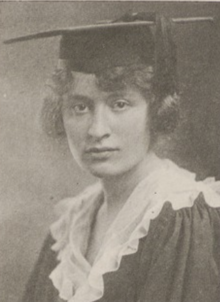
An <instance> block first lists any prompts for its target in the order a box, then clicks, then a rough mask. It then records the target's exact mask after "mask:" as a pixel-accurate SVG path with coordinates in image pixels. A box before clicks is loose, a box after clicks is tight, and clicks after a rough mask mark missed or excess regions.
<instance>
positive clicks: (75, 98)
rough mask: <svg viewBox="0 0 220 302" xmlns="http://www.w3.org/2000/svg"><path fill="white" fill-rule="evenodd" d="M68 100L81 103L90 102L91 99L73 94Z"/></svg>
mask: <svg viewBox="0 0 220 302" xmlns="http://www.w3.org/2000/svg"><path fill="white" fill-rule="evenodd" d="M70 100H77V101H82V102H92V99H91V98H90V97H88V96H85V95H82V94H73V95H71V97H70Z"/></svg>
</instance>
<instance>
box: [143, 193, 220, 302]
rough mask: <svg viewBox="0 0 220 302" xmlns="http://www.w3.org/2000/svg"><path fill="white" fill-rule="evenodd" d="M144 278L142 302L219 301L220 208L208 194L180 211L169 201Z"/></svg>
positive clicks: (146, 257)
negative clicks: (210, 204) (174, 208)
mask: <svg viewBox="0 0 220 302" xmlns="http://www.w3.org/2000/svg"><path fill="white" fill-rule="evenodd" d="M146 268H147V269H146ZM139 280H140V282H139V286H140V291H139V292H140V295H139V300H138V301H140V302H148V301H149V302H167V301H169V302H219V301H220V207H215V208H213V207H210V206H209V205H208V204H207V203H206V201H205V199H204V196H203V194H202V193H201V194H200V195H199V196H198V197H197V198H196V200H195V203H194V205H193V206H192V207H186V208H182V209H180V210H177V211H174V210H173V208H172V205H171V203H169V202H166V203H165V205H164V207H163V209H162V211H161V213H160V215H159V216H158V217H157V218H156V219H155V220H154V221H152V222H151V226H150V229H149V233H148V236H147V240H146V241H145V244H144V247H143V250H142V254H141V258H140V279H139Z"/></svg>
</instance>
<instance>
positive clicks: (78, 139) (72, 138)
mask: <svg viewBox="0 0 220 302" xmlns="http://www.w3.org/2000/svg"><path fill="white" fill-rule="evenodd" d="M64 128H65V131H66V135H67V140H68V143H69V146H70V147H71V149H72V148H74V149H76V150H80V149H81V147H82V144H83V142H84V139H85V133H86V130H85V126H83V125H81V124H79V123H76V122H75V121H74V120H73V119H65V118H64Z"/></svg>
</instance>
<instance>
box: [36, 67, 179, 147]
mask: <svg viewBox="0 0 220 302" xmlns="http://www.w3.org/2000/svg"><path fill="white" fill-rule="evenodd" d="M96 78H97V85H98V86H99V88H100V89H102V90H104V91H113V90H118V89H124V88H126V87H128V86H130V87H131V86H132V87H136V88H138V89H139V91H140V92H141V93H142V95H143V96H144V97H145V98H146V101H149V115H150V127H151V139H152V141H155V139H156V138H157V137H158V135H161V134H163V135H164V134H170V133H172V132H173V131H174V130H175V128H176V126H177V124H178V120H179V97H178V96H177V94H176V93H174V94H173V95H166V94H164V96H162V95H163V94H161V91H160V92H159V93H158V90H157V84H156V81H155V80H154V78H155V77H154V70H153V67H152V66H146V65H142V64H139V65H137V64H136V65H130V66H126V67H114V68H111V69H108V70H105V71H103V72H100V73H98V74H96ZM72 85H74V73H73V72H71V71H70V70H68V69H57V70H55V72H54V74H53V75H52V77H51V80H50V81H49V82H48V83H47V87H48V88H49V91H48V93H47V95H46V97H45V98H44V102H43V107H42V111H41V121H42V126H43V129H44V130H45V132H46V133H47V134H48V135H49V136H52V137H62V136H64V135H65V130H64V126H63V120H62V102H63V96H64V95H65V94H66V93H67V92H68V90H69V89H70V86H72Z"/></svg>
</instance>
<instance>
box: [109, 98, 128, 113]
mask: <svg viewBox="0 0 220 302" xmlns="http://www.w3.org/2000/svg"><path fill="white" fill-rule="evenodd" d="M128 105H129V103H128V102H127V101H126V100H124V99H120V100H117V101H115V102H113V105H112V107H113V109H114V110H116V111H122V110H125V109H126V108H127V107H128Z"/></svg>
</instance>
